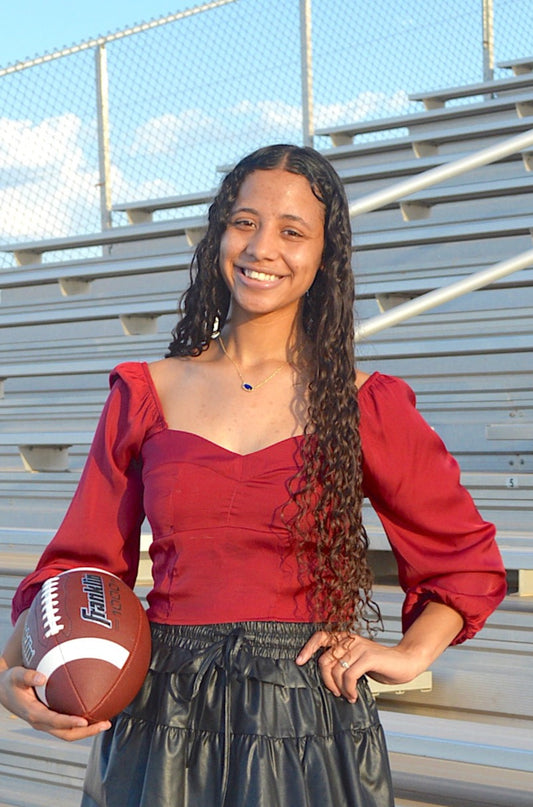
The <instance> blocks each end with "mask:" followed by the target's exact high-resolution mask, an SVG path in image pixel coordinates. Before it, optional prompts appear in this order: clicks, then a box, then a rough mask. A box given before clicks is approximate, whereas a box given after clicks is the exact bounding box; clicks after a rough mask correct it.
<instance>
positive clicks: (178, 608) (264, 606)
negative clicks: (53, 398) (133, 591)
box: [13, 362, 505, 642]
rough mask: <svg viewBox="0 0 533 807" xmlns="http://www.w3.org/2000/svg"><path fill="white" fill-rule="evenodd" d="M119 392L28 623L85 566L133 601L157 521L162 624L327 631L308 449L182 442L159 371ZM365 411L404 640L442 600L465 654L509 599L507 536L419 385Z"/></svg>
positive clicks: (372, 390) (392, 383)
mask: <svg viewBox="0 0 533 807" xmlns="http://www.w3.org/2000/svg"><path fill="white" fill-rule="evenodd" d="M110 383H111V392H110V394H109V397H108V399H107V402H106V404H105V407H104V410H103V412H102V415H101V418H100V421H99V424H98V427H97V429H96V432H95V437H94V441H93V444H92V447H91V449H90V452H89V456H88V459H87V462H86V465H85V468H84V470H83V473H82V476H81V479H80V482H79V485H78V487H77V490H76V493H75V495H74V497H73V500H72V502H71V505H70V507H69V509H68V511H67V513H66V516H65V518H64V520H63V522H62V524H61V526H60V528H59V530H58V531H57V533H56V535H55V537H54V538H53V540H52V541H51V543H50V544H49V546H48V547H47V548H46V549H45V551H44V554H43V556H42V558H41V560H40V562H39V564H38V566H37V569H36V571H35V572H33V573H32V574H30V575H29V576H28V577H27V578H26V579H25V580H23V582H22V583H21V585H20V586H19V588H18V590H17V592H16V594H15V598H14V601H13V618H14V619H16V617H17V616H18V614H19V613H20V612H21V611H22V610H24V609H25V608H27V607H28V606H29V604H30V603H31V601H32V599H33V597H34V596H35V594H36V592H37V591H38V589H39V587H40V585H41V584H42V582H43V580H45V579H46V578H48V577H50V576H53V575H55V574H57V573H59V572H60V571H63V570H65V569H68V568H72V567H73V566H80V565H89V566H98V567H101V568H104V569H107V570H109V571H111V572H113V573H114V574H117V575H119V576H120V577H121V578H123V579H124V580H126V581H127V582H128V583H129V584H130V585H131V586H133V584H134V582H135V578H136V574H137V569H138V562H139V554H140V533H141V525H142V523H143V521H144V519H145V517H146V518H147V519H148V521H149V523H150V526H151V529H152V534H153V540H152V543H151V545H150V549H149V552H150V556H151V559H152V564H153V567H152V568H153V587H152V589H151V591H150V593H149V595H148V603H149V610H148V615H149V617H150V618H151V619H152V620H153V621H155V622H160V623H165V624H210V623H217V622H238V621H246V620H274V621H290V622H308V621H312V619H311V617H310V615H309V610H308V605H307V599H308V598H307V597H306V591H305V585H303V584H302V582H301V579H300V578H301V576H299V574H298V568H297V566H298V564H297V561H296V558H295V555H294V550H292V551H291V550H290V546H291V541H290V540H289V538H290V536H289V535H288V528H287V526H286V521H285V520H284V519H283V517H282V510H283V506H284V505H285V504H286V502H287V498H288V493H287V481H288V479H289V478H290V477H291V476H292V475H293V474H294V473H295V471H296V469H297V462H298V455H299V451H298V450H299V446H300V444H301V440H302V438H301V437H289V438H288V439H285V440H282V441H280V442H277V443H274V444H273V445H270V446H267V447H266V448H263V449H261V450H259V451H254V452H252V453H250V454H245V455H241V454H237V453H234V452H232V451H229V450H228V449H226V448H223V447H222V446H220V445H217V444H215V443H213V442H210V441H209V440H207V439H205V438H203V437H201V436H199V435H196V434H192V433H189V432H186V431H180V430H174V429H170V428H169V427H168V426H167V423H166V421H165V417H164V415H163V411H162V408H161V403H160V401H159V398H158V395H157V392H156V390H155V387H154V385H153V381H152V378H151V374H150V371H149V368H148V366H147V365H146V364H145V363H137V362H129V363H125V364H121V365H119V366H118V367H117V368H116V369H115V370H114V371H113V373H112V374H111V377H110ZM359 407H360V434H361V441H362V448H363V457H364V461H363V472H364V492H365V495H366V496H367V497H368V498H369V500H370V502H371V504H372V506H373V507H374V509H375V511H376V512H377V514H378V516H379V518H380V520H381V522H382V524H383V526H384V529H385V532H386V534H387V536H388V538H389V541H390V543H391V546H392V549H393V551H394V554H395V556H396V559H397V562H398V573H399V580H400V584H401V586H402V588H403V589H404V591H405V594H406V596H405V602H404V606H403V625H404V629H406V628H407V627H408V626H409V625H410V624H411V622H412V621H413V620H414V619H415V618H416V616H417V615H418V614H419V613H420V611H421V610H422V608H423V607H424V606H425V604H426V603H427V601H428V600H437V601H440V602H443V603H445V604H448V605H450V606H451V607H452V608H454V609H456V610H457V611H459V612H460V613H461V615H462V616H463V619H464V628H463V630H462V631H461V633H460V634H459V635H458V636H457V637H456V640H455V641H456V642H460V641H463V640H464V639H466V638H468V637H470V636H472V635H473V634H474V633H475V632H476V631H478V630H479V629H480V628H481V627H482V625H483V623H484V621H485V620H486V618H487V616H488V615H489V614H490V613H491V612H492V610H493V609H494V608H495V607H496V606H497V604H498V603H499V602H500V600H501V599H502V598H503V596H504V594H505V572H504V569H503V566H502V562H501V558H500V554H499V552H498V549H497V545H496V543H495V538H494V533H495V530H494V527H493V525H492V524H489V523H487V522H485V521H484V520H483V519H482V518H481V516H480V515H479V513H478V512H477V510H476V508H475V506H474V503H473V501H472V499H471V497H470V495H469V493H468V492H467V491H466V490H465V488H464V487H462V486H461V485H460V482H459V469H458V466H457V463H456V461H455V460H454V459H453V458H452V457H451V456H450V454H449V453H448V452H447V450H446V448H445V447H444V445H443V443H442V441H441V440H440V438H439V437H438V436H437V434H436V433H435V432H434V431H433V429H431V427H430V426H429V425H428V424H427V423H426V421H425V420H424V419H423V418H422V416H421V415H420V414H419V413H418V411H417V409H416V408H415V397H414V394H413V392H412V390H411V389H410V388H409V387H408V385H407V384H406V383H405V382H403V381H401V380H400V379H398V378H394V377H391V376H386V375H382V374H381V373H374V374H372V375H371V376H370V377H369V378H368V380H367V381H366V382H365V384H364V385H363V386H362V387H361V389H360V391H359Z"/></svg>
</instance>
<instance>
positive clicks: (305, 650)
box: [295, 630, 331, 665]
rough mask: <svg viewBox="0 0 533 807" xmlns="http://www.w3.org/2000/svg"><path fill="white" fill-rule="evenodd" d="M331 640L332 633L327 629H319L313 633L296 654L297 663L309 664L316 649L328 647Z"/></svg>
mask: <svg viewBox="0 0 533 807" xmlns="http://www.w3.org/2000/svg"><path fill="white" fill-rule="evenodd" d="M330 641H331V638H330V635H329V634H328V633H327V632H326V631H325V630H318V631H317V632H316V633H313V635H312V636H311V638H310V639H309V640H308V641H307V642H306V643H305V644H304V646H303V647H302V649H301V650H300V652H299V653H298V655H297V656H296V659H295V661H296V664H300V665H301V664H307V662H308V661H309V659H310V658H312V657H313V656H314V654H315V653H316V651H317V650H320V648H321V647H326V646H327V645H328V644H329V642H330Z"/></svg>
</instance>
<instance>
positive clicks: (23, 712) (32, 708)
mask: <svg viewBox="0 0 533 807" xmlns="http://www.w3.org/2000/svg"><path fill="white" fill-rule="evenodd" d="M45 681H46V678H45V677H44V675H42V673H38V672H36V670H27V669H26V668H25V667H8V665H7V663H6V661H5V659H3V658H0V703H2V705H3V706H5V708H6V709H8V710H9V711H10V712H12V713H13V714H14V715H17V717H21V718H22V719H23V720H25V721H26V722H27V723H29V724H30V726H33V728H34V729H37V730H39V731H46V732H48V733H49V734H52V735H53V736H54V737H59V738H60V739H62V740H67V741H74V740H82V739H85V738H86V737H93V736H94V735H95V734H99V733H100V732H101V731H105V730H106V729H108V728H110V726H111V723H110V722H109V721H108V720H105V721H101V722H99V723H91V724H89V723H88V721H87V720H85V718H83V717H77V716H76V715H62V714H59V713H58V712H53V711H52V710H51V709H48V707H47V706H45V705H44V703H41V701H40V700H39V699H38V697H37V695H36V694H35V690H34V687H35V686H42V685H43V684H44V683H45Z"/></svg>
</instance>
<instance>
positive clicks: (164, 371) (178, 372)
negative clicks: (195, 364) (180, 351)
mask: <svg viewBox="0 0 533 807" xmlns="http://www.w3.org/2000/svg"><path fill="white" fill-rule="evenodd" d="M188 361H189V359H188V358H187V357H186V358H181V357H172V358H167V359H159V360H158V361H152V362H149V364H148V369H149V371H150V375H151V376H152V381H153V382H154V386H155V388H156V389H157V390H158V391H159V392H161V391H163V390H164V389H166V388H168V387H169V386H170V385H172V384H174V383H176V381H178V380H179V379H180V377H181V376H182V374H183V373H184V372H185V368H186V365H187V363H188Z"/></svg>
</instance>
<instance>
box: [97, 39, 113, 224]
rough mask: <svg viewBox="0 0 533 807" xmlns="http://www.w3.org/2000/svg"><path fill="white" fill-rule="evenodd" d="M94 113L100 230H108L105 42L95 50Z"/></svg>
mask: <svg viewBox="0 0 533 807" xmlns="http://www.w3.org/2000/svg"><path fill="white" fill-rule="evenodd" d="M95 60H96V114H97V121H98V168H99V175H100V180H99V183H98V184H99V186H100V219H101V223H102V230H108V229H109V228H110V227H111V225H112V220H111V157H110V153H109V84H108V79H107V53H106V46H105V44H101V45H98V47H97V48H96V50H95Z"/></svg>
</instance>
